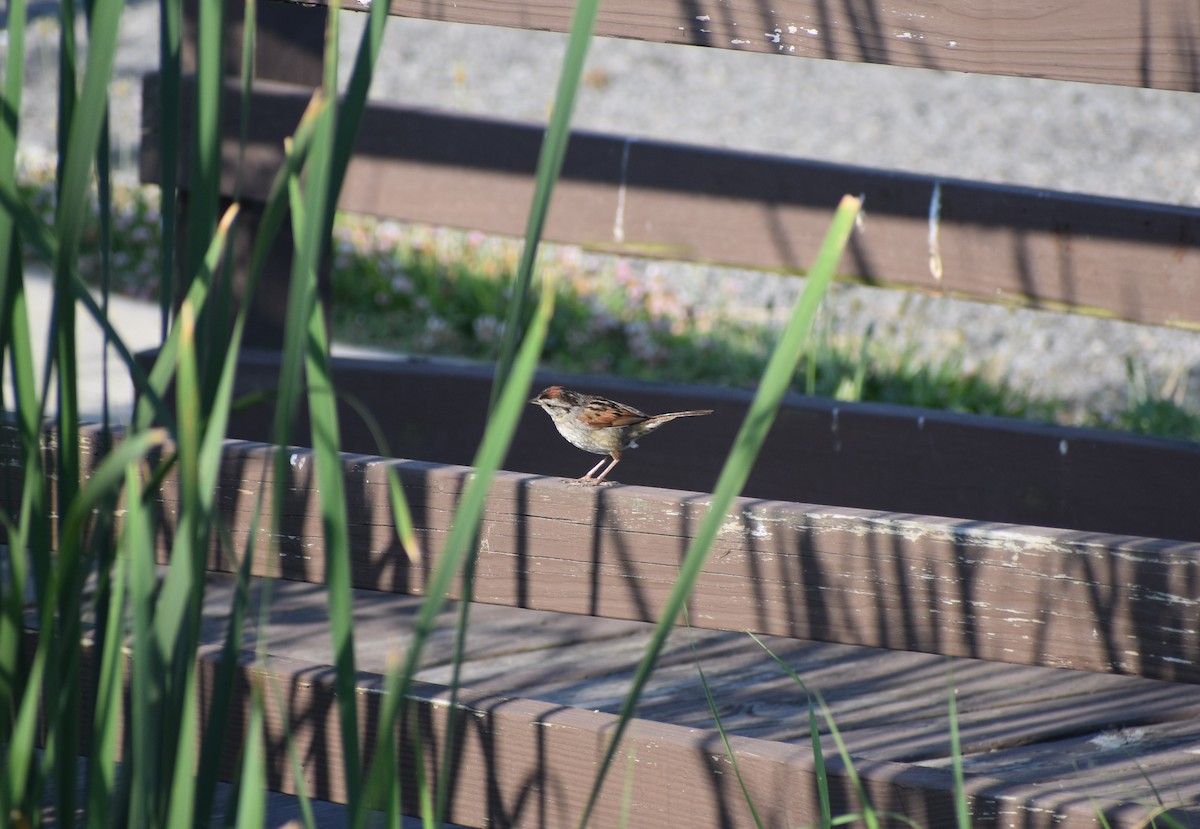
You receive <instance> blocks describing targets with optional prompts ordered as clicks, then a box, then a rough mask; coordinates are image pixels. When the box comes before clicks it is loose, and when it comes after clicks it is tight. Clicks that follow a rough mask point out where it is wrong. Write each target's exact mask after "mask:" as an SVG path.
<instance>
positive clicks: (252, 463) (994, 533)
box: [8, 433, 1200, 682]
mask: <svg viewBox="0 0 1200 829" xmlns="http://www.w3.org/2000/svg"><path fill="white" fill-rule="evenodd" d="M89 434H90V433H89ZM289 452H290V463H289V471H290V476H291V477H290V479H289V480H288V481H287V482H286V484H285V485H286V486H287V488H288V491H287V493H286V498H285V514H284V516H283V517H282V523H281V528H280V533H279V535H277V536H274V535H271V534H269V533H267V532H266V531H265V530H260V532H261V533H262V535H261V536H260V539H259V542H260V543H259V544H258V550H259V554H260V559H259V562H258V565H257V567H258V570H257V572H261V573H264V574H268V575H284V576H287V577H289V578H295V579H304V580H310V581H316V582H320V581H323V580H324V569H325V568H324V561H323V550H324V542H323V532H322V529H321V527H320V524H319V521H318V519H317V518H316V515H317V512H316V508H315V497H316V496H315V490H314V488H313V487H312V481H311V478H310V474H311V469H312V461H311V456H310V454H309V453H307V452H306V451H303V450H289ZM346 463H347V465H346V480H347V491H348V493H349V497H348V501H349V507H350V515H351V522H352V528H353V529H352V538H353V548H354V550H355V555H354V559H353V562H352V567H353V576H354V579H355V584H357V585H358V586H360V587H368V588H372V589H379V590H390V591H397V592H405V593H414V594H419V593H422V592H423V591H424V585H425V583H426V578H427V574H428V572H429V569H430V568H431V567H432V566H433V564H434V562H435V561H436V556H437V554H438V552H439V550H440V549H441V544H442V542H443V540H444V538H445V534H446V531H447V528H448V527H449V524H450V521H451V519H452V515H453V510H454V507H455V504H456V501H457V497H458V492H459V491H460V490H461V487H462V485H463V482H464V480H465V476H466V475H467V474H468V473H469V470H468V469H467V468H465V467H452V466H445V465H436V464H423V463H417V462H411V461H408V462H397V464H398V465H397V467H396V468H397V469H398V470H399V472H400V475H401V477H402V479H403V480H404V482H405V486H406V489H407V492H408V497H409V499H410V502H411V503H412V506H413V509H414V514H415V520H416V521H417V526H418V528H419V533H420V536H421V539H422V543H423V544H424V545H425V549H424V558H422V560H421V561H420V563H419V564H417V565H412V564H411V563H410V562H409V559H408V557H407V555H406V554H405V552H404V551H403V550H401V549H400V546H399V544H398V543H397V541H396V539H395V535H394V532H393V530H392V528H391V526H390V514H389V507H388V496H387V492H386V489H385V486H384V480H385V478H384V474H383V473H384V467H385V466H386V465H387V464H389V463H391V462H388V461H385V460H382V459H378V458H372V457H366V456H363V457H357V458H354V457H349V458H347V462H346ZM272 476H273V473H272V471H271V469H270V464H269V450H267V449H265V448H263V447H262V446H261V445H257V446H256V445H248V444H243V445H238V444H233V445H231V446H230V448H229V454H228V456H227V458H226V467H225V472H224V474H223V478H222V481H223V484H222V491H221V494H220V500H219V504H220V508H221V513H222V516H223V520H224V521H226V522H227V524H228V526H229V527H230V528H231V531H232V537H233V538H234V540H235V543H236V544H237V545H238V547H239V548H240V547H241V546H242V544H243V541H244V538H245V535H246V533H247V532H248V531H249V529H250V527H249V520H250V517H251V515H252V512H253V506H254V504H255V503H256V501H257V499H258V498H259V497H264V498H267V500H266V501H265V503H267V504H269V503H270V501H269V497H268V496H269V486H270V482H271V479H272ZM8 497H11V496H8ZM165 497H166V498H167V499H170V498H171V497H173V496H172V490H171V486H170V484H169V483H168V487H167V489H166V491H165ZM704 504H705V497H704V496H703V495H701V494H698V493H681V492H675V491H667V490H655V489H647V488H642V487H624V486H620V487H614V488H611V489H599V490H596V489H588V488H579V487H573V486H569V485H565V484H563V483H562V482H561V481H560V480H559V479H543V478H539V477H537V476H529V475H518V474H511V473H510V474H504V475H502V476H501V477H500V479H499V480H498V482H497V485H496V486H495V488H494V490H493V493H492V495H491V500H490V502H489V507H488V512H487V515H486V516H485V523H484V525H483V528H482V530H481V539H482V542H483V547H482V549H481V555H480V558H479V565H478V566H479V571H478V572H479V577H478V581H477V584H476V595H477V597H478V598H480V599H481V600H483V601H487V602H490V603H494V604H511V605H518V606H524V607H531V608H539V609H545V610H555V611H564V612H573V613H583V614H589V615H598V616H606V617H611V618H618V619H638V620H644V619H655V618H657V615H658V613H659V612H660V609H661V608H662V606H663V603H664V601H665V599H666V597H667V595H668V594H669V592H670V590H671V587H672V585H673V582H674V579H675V568H676V566H677V562H678V561H679V560H680V558H681V556H682V555H683V552H684V550H685V549H686V546H687V543H688V539H689V538H690V536H691V533H693V532H694V531H695V528H696V527H697V526H698V522H699V520H700V516H701V515H702V513H703V510H704ZM167 512H168V515H169V514H171V513H170V510H168V511H167ZM733 515H734V517H733V518H731V520H730V521H729V522H728V524H727V527H728V531H727V532H726V533H725V534H724V535H723V536H722V537H721V539H719V541H718V544H717V547H716V549H715V551H714V554H713V556H712V558H711V560H710V561H709V563H708V565H707V568H706V571H705V573H704V575H703V577H702V578H701V580H700V582H699V583H698V585H697V587H696V590H695V592H694V594H693V597H692V603H691V620H692V623H693V624H694V625H697V626H700V627H706V628H715V629H727V630H741V629H746V628H748V629H752V630H757V631H761V632H764V633H769V634H776V635H783V636H796V637H803V638H807V639H814V640H820V641H830V642H841V643H847V644H863V645H872V646H879V647H888V648H899V649H911V650H918V651H924V652H930V653H942V654H948V655H956V656H969V657H976V658H987V659H996V660H1002V661H1007V662H1015V663H1023V664H1035V665H1050V666H1061V667H1075V668H1085V669H1089V670H1098V671H1112V672H1118V673H1131V674H1140V675H1144V676H1149V677H1156V678H1163V679H1174V680H1179V681H1188V682H1196V681H1197V680H1198V679H1200V599H1197V597H1196V595H1195V584H1197V583H1198V582H1200V574H1198V573H1197V568H1198V567H1200V556H1197V546H1196V544H1195V543H1183V542H1170V541H1164V540H1154V539H1147V538H1126V537H1120V536H1109V535H1104V534H1101V533H1095V532H1072V531H1066V530H1050V529H1037V528H1033V527H1014V526H1008V525H1003V524H998V523H991V522H979V521H974V520H961V519H952V518H932V517H925V516H919V515H903V514H895V513H892V512H883V511H878V510H876V511H871V510H855V509H848V508H839V507H825V506H804V505H800V504H792V503H771V502H762V501H753V500H743V501H741V502H740V503H739V504H738V505H737V507H736V508H735V512H734V513H733ZM166 541H167V539H166V538H164V539H163V543H164V544H165V543H166ZM212 566H213V567H217V568H221V567H224V568H228V567H230V566H231V565H230V564H229V563H228V562H227V561H225V560H223V558H222V557H218V556H216V555H215V554H214V557H213V562H212Z"/></svg>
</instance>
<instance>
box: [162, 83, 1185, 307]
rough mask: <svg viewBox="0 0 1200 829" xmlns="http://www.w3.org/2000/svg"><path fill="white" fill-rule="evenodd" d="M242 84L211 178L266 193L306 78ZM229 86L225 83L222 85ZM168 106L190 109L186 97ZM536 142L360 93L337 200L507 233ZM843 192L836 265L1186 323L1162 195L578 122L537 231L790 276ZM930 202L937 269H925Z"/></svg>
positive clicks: (912, 282)
mask: <svg viewBox="0 0 1200 829" xmlns="http://www.w3.org/2000/svg"><path fill="white" fill-rule="evenodd" d="M190 88H191V87H190V85H185V95H184V99H185V101H186V100H187V99H188V98H189V97H190ZM145 89H146V91H145V96H144V105H143V119H144V126H145V135H144V137H143V146H142V152H141V156H140V158H141V165H142V166H141V169H142V176H143V178H144V179H145V180H148V181H153V180H157V177H158V172H157V169H158V163H159V162H158V137H157V135H156V132H157V122H158V118H157V116H156V115H155V114H154V112H155V110H156V107H157V98H158V96H157V92H156V91H155V89H156V85H155V83H154V80H153V78H150V79H149V80H148V82H147V85H146V88H145ZM253 94H254V101H253V104H252V105H251V107H250V112H251V113H252V117H251V124H250V127H249V131H248V145H247V147H246V151H245V154H244V156H243V155H240V154H239V147H238V141H239V137H240V127H239V125H238V123H237V118H238V117H240V116H239V113H240V108H239V107H238V106H237V105H235V104H232V103H231V104H230V105H229V106H228V107H227V108H226V112H227V116H228V117H227V120H226V124H225V129H226V132H225V135H226V138H225V142H224V150H223V153H224V181H223V184H222V190H223V192H227V193H232V192H234V187H235V174H236V171H237V170H239V169H240V170H241V171H242V178H241V192H242V193H243V195H244V196H245V197H247V198H252V199H265V198H266V195H267V193H268V192H269V189H270V185H271V181H272V178H273V176H274V173H275V170H276V169H277V167H278V165H279V163H280V161H281V159H282V146H283V138H284V137H285V136H287V135H290V134H291V132H292V130H293V129H294V128H295V124H296V123H297V122H298V120H299V117H300V114H301V112H302V111H303V108H304V106H305V105H306V104H307V101H308V98H309V95H310V91H309V90H306V89H303V88H299V87H289V86H287V85H280V84H270V83H267V82H262V83H259V84H257V85H256V87H255V92H254V93H253ZM239 95H240V93H239V92H238V90H237V88H236V86H235V85H231V87H230V88H229V89H228V90H227V95H226V97H227V100H228V101H231V102H232V101H234V100H235V99H236V98H237V97H238V96H239ZM181 112H182V114H183V116H184V120H185V121H186V120H188V119H189V118H190V117H191V116H190V114H189V113H190V112H191V107H189V106H187V105H186V104H185V105H183V106H182V107H181ZM541 139H542V128H541V127H540V126H538V125H532V124H520V123H512V122H500V121H494V120H488V119H481V118H473V117H467V116H459V115H449V114H444V113H436V112H432V111H422V110H416V109H411V108H407V107H398V106H388V105H381V104H376V105H372V106H371V107H370V108H369V109H368V110H367V112H366V115H365V117H364V121H363V126H362V130H361V132H360V137H359V142H358V146H357V149H356V155H355V157H354V160H353V161H352V163H351V165H350V168H349V170H348V172H347V177H346V182H345V186H344V188H343V190H342V194H341V200H340V202H339V204H340V206H341V207H342V208H343V209H345V210H350V211H355V212H362V213H372V214H377V215H384V216H393V217H397V218H403V219H406V220H411V221H421V222H430V223H433V224H442V225H450V226H456V227H465V228H471V229H475V230H481V231H485V232H489V233H500V234H509V235H517V236H519V235H522V234H523V233H524V230H525V227H524V214H523V212H522V211H521V210H513V209H512V207H513V205H525V204H529V203H530V199H531V197H532V192H533V181H534V177H533V172H534V169H535V167H536V159H537V153H538V148H539V146H540V143H541ZM184 157H186V154H185V156H184ZM239 164H241V167H239ZM185 175H186V171H185ZM845 193H855V194H863V195H864V196H865V197H866V202H865V204H866V211H867V214H868V221H867V230H866V231H865V232H861V233H857V234H855V235H854V237H853V238H852V240H851V244H850V251H849V255H848V256H847V257H845V259H844V260H843V264H842V267H843V268H844V271H843V272H842V274H841V276H842V278H845V279H851V280H857V281H862V282H865V283H868V284H877V285H892V286H903V287H909V288H917V289H921V290H927V291H939V292H945V293H948V294H952V295H958V296H964V297H971V298H976V299H982V300H986V301H990V302H995V301H1000V302H1006V303H1015V304H1024V305H1030V306H1034V307H1049V308H1059V307H1069V308H1074V309H1077V310H1082V311H1087V312H1091V313H1099V314H1105V315H1112V316H1116V317H1121V318H1124V319H1130V320H1134V321H1138V322H1148V323H1156V324H1173V325H1191V326H1196V325H1200V290H1196V288H1197V285H1198V284H1200V276H1198V274H1200V211H1198V210H1194V209H1185V208H1177V207H1170V206H1165V205H1154V204H1147V203H1139V202H1130V201H1119V200H1111V199H1098V198H1091V197H1086V196H1078V195H1070V194H1064V193H1054V192H1049V191H1041V190H1031V189H1025V188H1015V187H1002V186H996V185H983V184H975V183H971V182H966V181H955V180H939V179H935V178H931V177H928V176H918V175H910V174H901V173H889V172H882V171H876V170H871V169H867V168H858V167H849V166H842V165H833V164H824V163H816V162H810V161H805V160H802V159H791V158H784V157H776V156H765V155H755V154H746V153H737V152H730V151H726V150H714V149H707V148H703V147H694V146H684V145H673V144H667V143H663V142H654V141H643V140H633V139H628V138H624V137H620V136H607V135H600V134H594V133H577V134H575V135H574V137H573V138H572V141H571V144H570V148H569V150H568V153H567V159H566V162H565V166H564V169H563V178H562V180H561V182H560V183H559V185H558V187H557V189H556V191H555V197H554V203H553V206H552V209H551V212H550V216H549V219H548V223H547V226H546V238H547V239H550V240H554V241H559V242H569V243H575V244H580V245H584V246H587V247H590V248H598V249H603V250H609V251H612V252H618V253H631V254H642V255H646V254H649V255H652V256H660V257H666V258H671V259H685V260H691V261H700V262H716V263H721V264H727V265H736V266H745V267H752V268H763V269H773V270H784V271H791V272H796V271H802V270H803V269H804V268H806V267H807V266H808V265H809V263H810V262H811V259H812V257H813V256H815V254H816V251H817V249H818V247H819V245H820V242H821V240H822V239H823V237H824V234H825V232H826V231H827V229H828V224H829V220H830V217H831V216H832V210H833V208H834V207H835V206H836V205H837V203H838V200H839V199H840V198H841V196H842V195H843V194H845ZM935 200H936V202H937V203H938V214H939V218H938V219H937V222H936V225H937V234H936V237H937V240H938V242H937V253H938V256H939V260H940V266H939V267H940V275H935V273H934V271H933V269H932V268H931V249H930V233H931V226H930V212H931V207H932V205H933V203H934V201H935Z"/></svg>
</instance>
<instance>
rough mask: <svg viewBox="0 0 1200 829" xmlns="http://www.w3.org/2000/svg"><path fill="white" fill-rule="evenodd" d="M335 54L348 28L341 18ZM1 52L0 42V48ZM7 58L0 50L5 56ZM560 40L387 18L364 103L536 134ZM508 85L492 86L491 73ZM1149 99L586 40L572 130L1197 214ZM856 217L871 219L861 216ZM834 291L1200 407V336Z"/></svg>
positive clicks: (710, 281)
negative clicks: (1134, 377)
mask: <svg viewBox="0 0 1200 829" xmlns="http://www.w3.org/2000/svg"><path fill="white" fill-rule="evenodd" d="M55 6H56V4H55V5H51V4H48V3H42V4H37V5H35V7H34V10H35V12H37V11H39V10H40V11H41V12H43V14H44V15H45V16H43V17H39V18H38V19H36V20H35V22H34V23H33V26H32V34H31V37H30V42H29V45H28V48H27V52H28V58H27V70H26V75H27V78H26V80H27V86H26V93H25V98H24V104H23V117H22V129H23V140H24V142H25V144H26V147H27V149H28V150H29V151H34V150H35V148H36V147H38V146H41V147H52V146H53V125H54V109H53V106H54V83H55V71H56V57H55V44H56V42H57V32H56V23H55V19H54V17H53V16H52V15H53V14H54V12H55ZM343 18H344V19H345V23H344V25H343V53H344V54H349V53H350V52H351V50H352V49H353V48H354V45H355V43H356V39H357V33H358V32H359V31H360V30H361V25H362V23H363V21H364V20H365V17H364V16H363V15H358V14H354V13H344V14H343ZM4 36H5V35H4V33H0V38H3V37H4ZM156 38H157V6H156V4H154V3H152V2H146V0H138V2H135V3H133V4H131V5H130V6H129V8H128V10H127V13H126V18H125V20H124V22H123V28H122V33H121V44H122V47H121V50H120V54H119V55H118V60H117V68H116V77H115V80H114V85H113V99H114V102H113V112H114V117H113V123H114V125H115V126H116V131H117V137H116V140H115V142H114V143H115V148H116V149H115V152H116V154H117V157H118V161H119V162H120V163H121V165H123V166H125V167H126V168H130V167H132V164H133V161H134V159H135V158H136V150H137V124H138V110H139V106H140V101H139V89H140V78H141V76H142V74H143V73H144V72H146V71H147V70H149V69H151V68H153V66H154V65H155V63H156V61H157V49H156V47H155V46H154V44H155V43H156ZM2 45H3V41H2V40H0V46H2ZM564 46H565V37H564V36H561V35H556V34H549V33H542V32H523V31H511V30H504V29H492V28H488V27H479V26H464V25H452V24H442V23H432V22H428V21H420V20H403V19H393V20H392V21H391V22H390V23H389V29H388V34H387V43H386V45H385V47H384V51H383V54H382V56H381V59H380V64H379V71H378V78H377V81H376V84H375V88H374V90H373V93H372V94H373V95H374V96H375V97H377V98H379V99H387V100H402V101H405V102H407V103H412V104H417V105H429V106H437V107H440V108H444V109H451V110H457V111H462V112H471V113H480V114H493V115H498V116H501V117H507V118H518V119H526V120H529V119H534V120H542V119H544V118H545V116H546V113H547V112H548V110H549V107H550V103H551V101H552V99H553V95H554V84H555V79H556V76H557V71H558V68H559V64H560V61H561V58H562V51H563V48H564ZM496 67H503V71H502V72H501V71H496ZM1195 104H1196V102H1195V101H1193V100H1190V99H1189V96H1185V95H1180V94H1171V93H1164V92H1158V91H1154V90H1140V89H1128V88H1124V87H1105V86H1095V85H1082V84H1068V83H1057V82H1046V81H1036V80H1028V79H1019V78H993V77H986V76H966V75H962V74H954V73H946V72H932V71H924V70H908V69H903V70H902V69H894V68H888V67H878V66H868V65H861V64H849V63H838V62H834V61H822V60H809V59H783V58H781V57H778V56H773V55H758V54H734V53H732V52H729V51H726V50H719V49H700V48H693V47H676V46H663V45H656V44H649V43H640V42H630V41H619V40H611V39H602V40H597V41H596V42H595V44H594V46H593V47H592V51H591V54H590V57H589V68H588V72H587V75H586V80H585V88H584V89H583V92H582V95H581V97H580V99H579V102H578V105H577V110H576V124H577V126H579V127H581V128H586V129H593V130H601V131H607V132H620V133H627V134H632V135H637V136H643V137H652V138H660V139H669V140H674V141H681V142H693V143H706V144H710V145H716V146H721V147H730V148H740V149H746V150H754V151H762V152H770V153H780V154H786V155H792V156H802V157H807V158H812V159H819V160H825V161H834V162H843V163H852V164H858V165H866V166H874V167H881V168H888V169H897V170H905V171H910V172H917V173H927V174H933V175H940V176H947V177H960V178H971V179H976V180H981V181H991V182H1000V183H1011V184H1020V185H1026V186H1032V187H1045V188H1051V189H1057V190H1064V191H1074V192H1084V193H1092V194H1096V195H1105V196H1114V197H1122V198H1134V199H1143V200H1148V201H1158V202H1165V203H1170V204H1178V205H1187V206H1192V207H1200V142H1197V141H1196V138H1195V137H1196V135H1198V134H1200V107H1197V106H1196V105H1195ZM867 207H868V211H869V208H870V205H868V206H867ZM639 267H640V268H644V269H645V271H646V272H647V274H648V275H649V276H651V277H655V278H660V279H666V280H668V281H670V282H671V283H673V284H674V285H676V286H677V290H678V291H679V292H680V293H682V294H683V295H684V296H685V297H695V298H696V300H697V301H701V300H702V298H703V297H706V296H708V297H711V296H723V295H726V294H727V293H728V292H729V286H730V284H736V285H737V291H736V295H737V296H739V297H740V298H741V299H742V301H743V302H745V303H747V304H748V305H751V306H762V305H765V304H767V303H768V302H769V301H770V300H771V299H772V298H775V299H776V300H784V299H786V298H787V297H789V296H792V295H794V293H795V292H797V291H798V286H799V284H800V283H801V281H800V280H797V279H781V278H775V277H764V276H762V275H759V274H753V273H749V272H743V271H731V270H727V269H717V268H708V267H696V266H689V265H680V264H671V263H650V262H648V263H641V264H640V265H639ZM906 297H908V295H905V294H899V293H896V292H891V291H883V290H876V289H867V288H859V287H848V286H842V287H839V288H838V289H836V290H835V292H834V293H833V295H832V296H831V297H830V300H829V302H828V303H827V310H826V319H825V323H824V324H826V325H827V326H828V328H829V330H830V331H832V332H835V333H837V334H839V335H840V334H846V335H849V336H852V335H854V334H856V333H859V332H862V331H863V330H865V329H866V327H867V325H869V324H870V323H871V322H872V321H874V322H875V336H876V337H877V338H879V339H893V340H894V341H895V343H896V347H897V349H898V350H900V349H904V348H908V347H912V348H914V349H915V350H916V351H917V352H918V353H919V354H921V353H924V354H931V355H942V356H944V355H946V354H947V353H954V352H957V351H961V353H962V354H963V356H964V364H965V365H966V366H967V367H968V368H975V367H982V368H985V369H987V370H989V371H991V372H994V373H995V375H997V376H1003V377H1005V378H1006V379H1008V381H1009V382H1010V383H1012V384H1014V385H1015V386H1017V387H1019V388H1023V389H1027V390H1028V391H1029V392H1031V393H1032V394H1035V395H1039V396H1044V397H1054V398H1059V399H1066V400H1069V401H1072V402H1074V403H1076V404H1078V405H1079V406H1089V407H1098V408H1102V409H1107V408H1111V407H1114V406H1119V405H1120V403H1121V401H1122V399H1123V397H1124V395H1125V392H1126V390H1127V388H1128V382H1127V380H1126V360H1127V359H1132V360H1133V361H1134V362H1135V363H1136V364H1137V365H1138V366H1140V367H1142V368H1143V369H1144V370H1145V371H1146V373H1147V376H1148V377H1149V378H1150V380H1151V386H1152V387H1155V388H1158V387H1161V386H1162V385H1163V384H1164V383H1167V382H1168V381H1169V380H1170V378H1178V379H1180V380H1182V381H1183V382H1184V387H1185V388H1186V389H1187V390H1188V394H1189V400H1190V401H1192V402H1193V404H1194V403H1195V401H1196V400H1197V399H1200V335H1197V334H1193V333H1189V332H1183V331H1175V330H1170V329H1165V328H1156V327H1146V326H1136V325H1130V324H1125V323H1117V322H1111V321H1105V320H1096V319H1088V318H1083V317H1077V316H1073V315H1059V314H1052V313H1048V312H1033V311H1021V310H1012V309H1005V308H997V307H993V306H988V305H984V304H979V303H971V302H961V301H955V300H947V299H941V298H934V297H925V296H916V297H908V298H907V299H906Z"/></svg>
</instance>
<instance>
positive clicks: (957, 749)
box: [946, 668, 971, 829]
mask: <svg viewBox="0 0 1200 829" xmlns="http://www.w3.org/2000/svg"><path fill="white" fill-rule="evenodd" d="M946 700H947V706H948V709H949V715H950V759H951V762H952V766H951V768H952V770H953V773H954V817H955V820H956V821H957V822H958V829H971V808H970V806H969V805H968V804H967V784H966V780H965V778H964V777H963V758H962V743H961V741H960V739H959V733H958V688H957V687H956V686H955V684H954V669H953V668H950V669H949V670H948V671H947V672H946Z"/></svg>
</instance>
